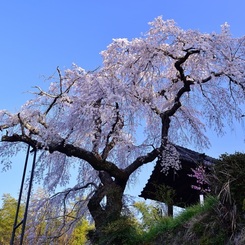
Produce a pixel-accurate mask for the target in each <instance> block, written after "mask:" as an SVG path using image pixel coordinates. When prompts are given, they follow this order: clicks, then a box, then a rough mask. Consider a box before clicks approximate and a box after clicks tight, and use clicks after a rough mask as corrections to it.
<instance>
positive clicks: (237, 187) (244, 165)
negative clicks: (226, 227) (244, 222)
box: [213, 152, 245, 212]
mask: <svg viewBox="0 0 245 245" xmlns="http://www.w3.org/2000/svg"><path fill="white" fill-rule="evenodd" d="M213 183H214V184H213V185H214V186H215V187H216V193H219V195H220V198H221V201H222V202H223V203H226V204H228V203H229V204H235V205H236V206H237V210H238V211H239V212H243V211H245V209H244V203H245V201H244V200H245V154H243V153H238V152H237V153H235V154H231V155H228V154H223V155H221V157H220V160H219V161H217V163H216V164H215V166H214V181H213Z"/></svg>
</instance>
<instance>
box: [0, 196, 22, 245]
mask: <svg viewBox="0 0 245 245" xmlns="http://www.w3.org/2000/svg"><path fill="white" fill-rule="evenodd" d="M2 201H3V203H2V207H1V208H0V244H1V245H7V244H9V242H10V239H11V236H12V231H13V225H14V220H15V214H16V208H17V204H18V202H17V200H16V199H15V198H13V197H12V196H11V195H10V194H4V195H3V197H2ZM23 214H24V207H23V206H22V205H21V206H20V211H19V217H23ZM20 221H21V219H19V220H18V222H20ZM20 233H21V229H17V230H16V240H15V242H16V243H15V244H19V241H18V235H20Z"/></svg>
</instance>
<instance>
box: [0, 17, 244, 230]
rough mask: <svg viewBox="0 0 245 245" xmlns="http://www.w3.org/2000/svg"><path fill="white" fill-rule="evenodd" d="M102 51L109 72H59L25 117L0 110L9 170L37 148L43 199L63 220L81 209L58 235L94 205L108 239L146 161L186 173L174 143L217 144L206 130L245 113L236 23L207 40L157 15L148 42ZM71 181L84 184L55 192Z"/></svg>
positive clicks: (0, 151) (120, 42) (2, 151)
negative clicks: (28, 148) (107, 228)
mask: <svg viewBox="0 0 245 245" xmlns="http://www.w3.org/2000/svg"><path fill="white" fill-rule="evenodd" d="M101 55H102V57H103V65H102V66H101V68H99V69H97V70H95V71H85V70H84V69H82V68H81V67H79V66H76V65H73V67H72V68H71V69H68V70H65V71H60V70H59V69H57V79H56V80H54V81H51V83H50V87H49V89H48V90H47V91H45V90H43V89H42V88H41V87H36V90H35V92H34V93H35V94H34V95H33V99H32V100H29V101H28V102H27V103H26V104H24V105H23V106H22V107H21V110H20V111H19V112H17V113H11V112H9V111H7V110H1V111H0V129H1V146H0V147H1V148H0V156H1V159H2V163H3V164H5V165H4V166H5V167H6V165H8V164H11V163H9V161H8V160H9V159H8V158H9V156H12V155H15V154H17V153H18V152H19V151H20V150H22V149H23V148H25V147H26V146H27V145H30V146H31V147H32V148H33V149H36V150H37V151H38V161H37V166H36V169H35V178H36V180H40V181H41V180H42V181H43V183H44V186H45V188H46V189H47V190H49V192H50V193H51V194H52V195H51V196H50V197H49V198H46V199H45V201H44V200H42V201H41V202H40V203H41V204H43V205H47V202H49V204H50V205H56V206H57V209H56V213H52V215H57V216H61V215H62V216H64V217H65V216H68V215H69V214H68V212H71V210H70V209H68V208H67V207H68V203H69V204H71V203H73V204H74V206H75V207H74V208H73V209H72V218H70V219H64V221H63V222H61V223H62V227H60V230H59V231H62V230H64V229H66V228H65V227H69V228H72V225H71V224H72V222H73V221H75V220H77V221H79V219H81V218H82V217H83V215H84V212H86V210H87V209H88V210H89V212H90V214H91V216H92V218H93V220H94V222H95V228H96V232H97V233H98V234H100V232H102V230H103V227H105V225H107V224H108V223H109V222H111V221H114V220H116V219H118V218H119V217H120V214H121V211H122V208H123V196H124V191H125V187H126V185H127V184H129V183H130V181H131V180H133V177H135V176H137V175H134V173H136V172H137V171H140V168H141V167H142V166H143V165H144V164H154V160H159V161H161V165H162V169H163V171H167V170H168V169H169V168H176V169H178V168H180V167H181V166H180V165H179V161H178V152H177V150H176V149H175V145H176V144H182V145H183V144H185V145H187V144H191V145H195V146H196V147H199V149H204V148H205V147H209V145H210V142H209V139H208V137H207V136H206V129H207V128H213V130H214V131H215V132H216V133H217V134H222V133H223V132H224V130H227V128H226V127H225V126H226V125H230V126H232V124H233V122H234V121H235V120H236V121H241V119H242V116H243V112H242V106H243V103H244V101H245V37H241V38H233V37H232V36H231V34H230V31H229V26H228V24H224V25H222V26H221V31H220V33H211V34H206V33H200V32H199V31H195V30H183V29H181V28H179V27H178V26H177V25H176V24H175V22H174V21H173V20H167V21H164V20H162V18H161V17H158V18H156V19H155V20H154V21H153V22H151V23H150V28H149V31H148V32H147V33H146V34H145V35H144V36H142V37H140V38H135V39H132V40H128V39H126V38H125V39H124V38H123V39H114V40H113V42H112V43H111V44H110V45H109V46H108V47H107V49H106V50H105V51H103V52H101ZM139 132H141V133H140V136H139ZM142 132H143V133H142ZM139 137H140V138H139ZM73 168H75V169H76V173H77V176H74V171H72V172H70V170H71V169H73ZM71 173H72V175H71ZM69 178H73V179H74V178H77V184H76V185H75V186H74V187H72V188H69V189H65V190H64V191H60V192H58V193H56V194H54V191H55V190H56V187H57V186H58V185H60V186H64V185H66V184H67V183H68V182H69ZM41 204H40V208H41ZM58 207H59V208H58ZM52 210H53V211H52V212H55V210H54V209H52ZM70 216H71V215H70Z"/></svg>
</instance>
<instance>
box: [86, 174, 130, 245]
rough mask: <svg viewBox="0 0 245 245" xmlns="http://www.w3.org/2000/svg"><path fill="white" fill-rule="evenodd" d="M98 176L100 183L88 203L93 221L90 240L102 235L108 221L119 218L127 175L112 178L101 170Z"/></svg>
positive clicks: (93, 240)
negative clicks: (93, 226) (93, 227)
mask: <svg viewBox="0 0 245 245" xmlns="http://www.w3.org/2000/svg"><path fill="white" fill-rule="evenodd" d="M99 177H100V179H101V184H100V186H99V187H98V189H97V190H96V191H95V193H94V195H93V196H92V198H91V199H90V200H89V203H88V209H89V211H90V213H91V215H92V217H93V219H94V222H95V231H94V232H93V233H91V234H90V239H91V241H92V242H96V241H97V240H98V239H99V238H100V237H102V236H103V233H104V232H105V228H106V227H107V225H108V224H109V223H111V222H113V221H116V220H118V219H119V218H120V215H121V211H122V208H123V193H124V190H125V187H126V183H127V180H128V177H127V178H125V177H122V178H113V177H111V176H110V175H109V174H108V173H107V172H105V171H101V172H100V174H99Z"/></svg>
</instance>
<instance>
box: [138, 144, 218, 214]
mask: <svg viewBox="0 0 245 245" xmlns="http://www.w3.org/2000/svg"><path fill="white" fill-rule="evenodd" d="M176 149H177V151H178V153H179V159H180V162H181V168H180V170H178V171H176V170H173V169H170V170H169V171H168V173H167V174H166V173H164V172H162V171H161V170H162V166H161V164H160V162H159V161H157V163H156V166H155V168H154V170H153V172H152V174H151V176H150V178H149V180H148V182H147V184H146V185H145V187H144V189H143V191H142V192H141V194H140V197H143V198H145V199H151V200H155V201H160V202H164V203H166V204H167V205H168V214H169V215H172V213H173V205H174V206H178V207H182V208H185V207H187V206H190V205H192V204H196V203H198V202H199V195H200V191H198V190H196V189H193V187H192V186H196V185H197V182H196V178H194V177H190V176H189V175H192V174H193V171H192V169H196V167H197V166H199V165H200V164H202V166H204V168H205V169H207V171H208V170H209V169H210V168H211V165H212V164H213V163H214V162H215V159H214V158H211V157H209V156H206V155H205V154H200V153H198V152H195V151H192V150H189V149H187V148H184V147H180V146H176Z"/></svg>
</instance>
